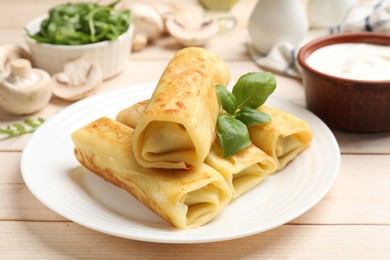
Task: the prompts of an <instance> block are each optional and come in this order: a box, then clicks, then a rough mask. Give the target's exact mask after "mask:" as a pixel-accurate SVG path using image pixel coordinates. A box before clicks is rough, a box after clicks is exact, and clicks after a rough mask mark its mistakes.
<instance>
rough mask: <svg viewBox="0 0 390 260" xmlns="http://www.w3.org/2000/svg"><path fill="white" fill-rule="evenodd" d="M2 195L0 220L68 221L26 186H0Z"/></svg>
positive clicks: (0, 199)
mask: <svg viewBox="0 0 390 260" xmlns="http://www.w3.org/2000/svg"><path fill="white" fill-rule="evenodd" d="M0 194H1V195H0V196H1V198H0V208H1V211H0V220H23V221H30V220H32V221H42V220H44V221H65V220H66V219H65V218H63V217H61V216H59V215H58V214H56V213H55V212H53V211H52V210H50V209H48V208H47V207H46V206H45V205H43V204H42V203H41V202H40V201H38V199H36V198H35V197H34V196H33V194H32V193H31V192H30V190H29V189H28V188H27V186H26V185H24V184H0Z"/></svg>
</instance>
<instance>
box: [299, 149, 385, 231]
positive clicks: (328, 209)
mask: <svg viewBox="0 0 390 260" xmlns="http://www.w3.org/2000/svg"><path fill="white" fill-rule="evenodd" d="M389 169H390V155H342V156H341V166H340V173H339V175H338V176H337V179H336V181H335V184H334V186H333V187H332V188H331V190H330V192H329V193H328V194H327V195H326V196H325V198H324V199H323V200H322V201H320V203H318V204H317V206H315V207H314V208H312V209H311V210H310V211H308V212H307V213H306V214H304V215H302V216H301V217H299V218H297V219H295V220H293V221H292V223H311V224H315V223H321V224H340V223H341V224H345V223H353V224H365V223H370V224H390V203H389V198H390V189H389V187H390V178H389V173H390V171H389Z"/></svg>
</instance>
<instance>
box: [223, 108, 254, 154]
mask: <svg viewBox="0 0 390 260" xmlns="http://www.w3.org/2000/svg"><path fill="white" fill-rule="evenodd" d="M217 127H218V128H217V135H218V137H219V140H220V142H221V145H222V151H223V156H224V157H225V158H228V157H231V156H233V155H234V154H235V153H237V152H239V151H241V150H242V149H245V148H246V147H248V146H250V145H251V144H252V142H251V141H250V140H249V133H248V129H247V127H246V126H245V125H244V124H243V123H242V122H241V121H239V120H237V119H234V118H233V117H231V116H229V115H226V114H223V115H220V116H218V119H217Z"/></svg>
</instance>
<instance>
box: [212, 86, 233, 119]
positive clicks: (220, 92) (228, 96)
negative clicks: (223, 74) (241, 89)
mask: <svg viewBox="0 0 390 260" xmlns="http://www.w3.org/2000/svg"><path fill="white" fill-rule="evenodd" d="M215 88H216V91H217V97H218V101H219V103H220V104H221V105H222V108H223V109H225V110H226V112H228V113H229V114H234V112H236V110H237V106H238V104H237V99H236V97H235V96H234V95H233V94H232V93H230V92H229V90H227V89H226V87H225V86H223V85H221V84H218V85H216V86H215Z"/></svg>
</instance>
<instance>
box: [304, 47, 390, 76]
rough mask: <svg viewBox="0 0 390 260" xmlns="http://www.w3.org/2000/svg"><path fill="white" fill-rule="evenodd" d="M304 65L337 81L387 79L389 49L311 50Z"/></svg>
mask: <svg viewBox="0 0 390 260" xmlns="http://www.w3.org/2000/svg"><path fill="white" fill-rule="evenodd" d="M306 62H307V64H308V65H309V66H310V67H312V68H313V69H315V70H317V71H320V72H322V73H325V74H329V75H333V76H336V77H340V78H348V79H357V80H374V81H380V80H390V46H383V45H375V44H366V43H340V44H333V45H328V46H326V47H322V48H320V49H318V50H316V51H314V52H313V53H312V54H311V55H310V56H309V57H308V59H307V60H306Z"/></svg>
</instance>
